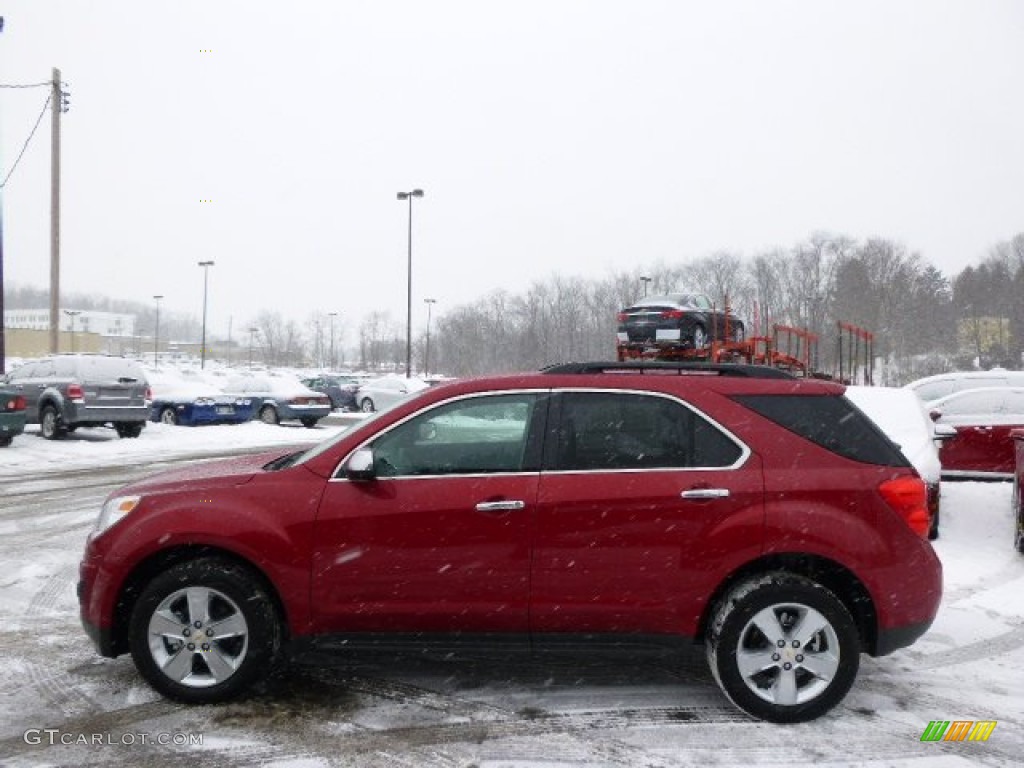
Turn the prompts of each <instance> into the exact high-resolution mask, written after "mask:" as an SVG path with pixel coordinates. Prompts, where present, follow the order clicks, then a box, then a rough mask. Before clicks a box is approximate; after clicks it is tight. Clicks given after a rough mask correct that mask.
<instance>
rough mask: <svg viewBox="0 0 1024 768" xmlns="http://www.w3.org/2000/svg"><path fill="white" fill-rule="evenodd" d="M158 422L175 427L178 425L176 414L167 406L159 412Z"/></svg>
mask: <svg viewBox="0 0 1024 768" xmlns="http://www.w3.org/2000/svg"><path fill="white" fill-rule="evenodd" d="M160 422H161V423H162V424H170V425H171V426H175V425H177V423H178V412H177V411H175V410H174V409H173V408H171V407H170V406H168V407H167V408H164V409H163V410H162V411H160Z"/></svg>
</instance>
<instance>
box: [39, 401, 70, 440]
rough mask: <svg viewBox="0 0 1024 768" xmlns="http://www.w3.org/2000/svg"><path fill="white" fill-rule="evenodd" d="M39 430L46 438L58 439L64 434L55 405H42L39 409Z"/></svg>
mask: <svg viewBox="0 0 1024 768" xmlns="http://www.w3.org/2000/svg"><path fill="white" fill-rule="evenodd" d="M39 432H40V433H41V434H42V436H43V437H45V438H46V439H47V440H59V439H60V438H61V437H63V436H64V426H63V425H62V424H61V419H60V413H59V412H58V411H57V408H56V406H53V405H44V406H43V409H42V410H41V411H39Z"/></svg>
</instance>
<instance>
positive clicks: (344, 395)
mask: <svg viewBox="0 0 1024 768" xmlns="http://www.w3.org/2000/svg"><path fill="white" fill-rule="evenodd" d="M302 383H303V384H305V385H306V386H307V387H309V388H310V389H312V390H313V391H314V392H319V393H321V394H324V395H327V396H328V397H329V398H331V408H333V409H334V410H336V411H338V410H341V411H357V410H359V406H358V405H357V404H356V390H357V389H359V380H358V379H355V378H351V377H348V378H346V377H344V376H327V375H323V376H314V377H313V378H311V379H303V380H302Z"/></svg>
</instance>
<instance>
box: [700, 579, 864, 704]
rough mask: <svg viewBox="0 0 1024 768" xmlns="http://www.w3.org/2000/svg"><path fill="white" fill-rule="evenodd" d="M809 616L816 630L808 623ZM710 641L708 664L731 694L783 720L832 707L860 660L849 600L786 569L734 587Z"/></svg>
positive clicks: (739, 701) (715, 621) (736, 700)
mask: <svg viewBox="0 0 1024 768" xmlns="http://www.w3.org/2000/svg"><path fill="white" fill-rule="evenodd" d="M755 618H756V619H757V620H756V622H755ZM808 618H809V619H811V620H812V621H813V624H812V625H811V628H813V629H814V631H813V632H810V633H809V634H808V630H807V629H802V626H801V625H802V622H803V620H804V619H808ZM766 622H767V623H766ZM706 640H707V642H706V649H707V657H708V664H709V665H710V667H711V671H712V673H713V674H714V676H715V679H716V680H717V681H718V684H719V686H721V688H722V690H723V691H724V692H725V694H726V696H728V697H729V699H730V700H731V701H732V702H733V703H734V704H735V705H736V706H738V707H739V708H740V709H742V710H744V711H745V712H747V713H749V714H751V715H753V716H754V717H759V718H761V719H763V720H769V721H771V722H775V723H799V722H804V721H807V720H813V719H814V718H816V717H820V716H821V715H823V714H825V713H826V712H828V711H829V710H830V709H832V708H833V707H834V706H836V705H837V704H838V703H839V702H840V701H842V699H843V697H844V696H846V694H847V692H848V691H849V690H850V687H851V686H852V685H853V681H854V679H855V678H856V677H857V670H858V668H859V666H860V638H859V636H858V633H857V628H856V626H855V625H854V622H853V619H852V618H851V616H850V613H849V611H848V610H847V609H846V606H844V605H843V603H842V602H841V601H840V600H839V599H838V598H837V597H836V596H835V595H834V594H833V593H832V592H830V591H829V590H828V589H826V588H825V587H823V586H821V585H820V584H817V583H815V582H813V581H811V580H810V579H806V578H804V577H802V576H796V575H794V574H788V573H785V572H776V573H767V574H764V575H762V576H759V577H756V578H754V579H751V580H749V581H746V582H743V583H741V584H739V585H738V586H736V587H734V588H733V589H732V591H731V592H730V593H729V594H728V595H727V596H726V598H725V599H724V600H722V601H721V602H720V603H719V604H718V605H717V606H716V608H715V611H714V614H713V615H712V619H711V623H710V626H709V628H708V636H707V638H706ZM780 643H781V645H780ZM812 670H816V672H812ZM780 699H781V700H780Z"/></svg>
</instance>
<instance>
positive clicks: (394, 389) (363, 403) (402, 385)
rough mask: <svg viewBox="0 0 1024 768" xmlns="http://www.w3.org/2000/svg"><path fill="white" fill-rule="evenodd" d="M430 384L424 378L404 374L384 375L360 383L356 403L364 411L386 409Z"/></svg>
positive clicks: (370, 411)
mask: <svg viewBox="0 0 1024 768" xmlns="http://www.w3.org/2000/svg"><path fill="white" fill-rule="evenodd" d="M429 386H430V385H429V384H427V382H425V381H423V379H417V378H415V377H412V378H408V379H406V378H404V377H402V376H382V377H381V378H379V379H370V380H369V381H365V382H363V383H362V384H360V385H359V389H358V390H356V403H357V404H358V405H359V410H361V411H362V412H363V413H373V412H374V411H386V410H387V409H388V408H390V407H391V406H393V405H395V404H396V403H398V402H400V401H402V400H404V399H405V398H407V397H409V396H410V395H414V394H416V393H417V392H419V391H421V390H424V389H426V388H427V387H429Z"/></svg>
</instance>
